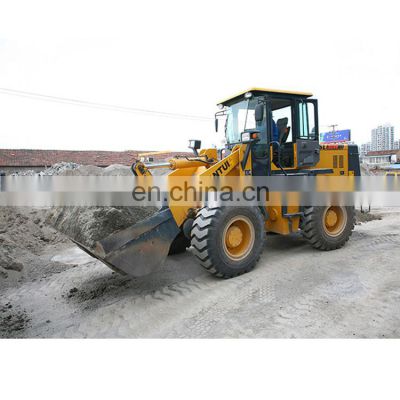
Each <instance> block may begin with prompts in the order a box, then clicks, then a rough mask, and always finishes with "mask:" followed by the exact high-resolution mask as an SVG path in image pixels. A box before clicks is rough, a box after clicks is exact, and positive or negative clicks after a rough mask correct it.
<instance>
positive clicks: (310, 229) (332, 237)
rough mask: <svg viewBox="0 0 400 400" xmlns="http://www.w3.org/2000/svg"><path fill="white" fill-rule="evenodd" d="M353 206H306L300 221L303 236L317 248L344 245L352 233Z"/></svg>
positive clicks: (333, 247) (336, 247)
mask: <svg viewBox="0 0 400 400" xmlns="http://www.w3.org/2000/svg"><path fill="white" fill-rule="evenodd" d="M354 225H355V210H354V207H344V206H329V207H307V208H306V209H305V210H304V217H303V219H302V223H301V230H302V234H303V237H304V238H305V239H306V240H307V241H308V242H309V243H310V244H311V246H313V247H314V248H316V249H318V250H325V251H328V250H335V249H339V248H341V247H343V246H344V244H345V243H346V242H347V241H348V240H349V238H350V236H351V234H352V233H353V229H354Z"/></svg>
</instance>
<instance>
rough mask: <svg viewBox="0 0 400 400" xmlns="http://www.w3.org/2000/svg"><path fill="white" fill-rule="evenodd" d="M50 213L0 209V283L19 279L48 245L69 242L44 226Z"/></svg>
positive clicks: (42, 210)
mask: <svg viewBox="0 0 400 400" xmlns="http://www.w3.org/2000/svg"><path fill="white" fill-rule="evenodd" d="M46 214H47V210H46V209H33V208H28V207H0V279H5V278H10V279H11V278H13V279H14V280H15V279H18V278H19V277H20V276H21V275H22V273H23V272H24V271H23V270H24V267H25V265H26V264H28V265H29V263H30V261H31V259H32V258H34V257H35V256H38V255H39V254H40V253H41V252H42V250H43V249H44V248H45V247H47V246H48V245H49V244H55V243H59V242H63V241H64V242H65V241H66V239H65V238H64V237H63V236H62V235H61V234H60V233H58V232H57V231H56V230H54V229H52V228H51V227H49V226H48V225H47V224H46V223H45V218H46Z"/></svg>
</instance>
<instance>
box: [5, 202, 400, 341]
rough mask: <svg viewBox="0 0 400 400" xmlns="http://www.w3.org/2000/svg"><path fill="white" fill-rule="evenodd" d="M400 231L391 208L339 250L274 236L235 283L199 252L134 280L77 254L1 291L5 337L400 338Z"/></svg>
mask: <svg viewBox="0 0 400 400" xmlns="http://www.w3.org/2000/svg"><path fill="white" fill-rule="evenodd" d="M399 226H400V213H399V212H395V210H392V211H390V212H388V211H386V212H385V213H384V217H383V219H382V220H381V221H372V222H369V223H367V224H362V225H359V226H357V227H356V231H355V232H354V234H353V236H352V238H351V239H350V241H349V242H348V244H347V245H346V246H345V247H344V248H343V249H341V250H337V251H333V252H319V251H316V250H314V249H312V248H310V247H309V246H308V245H307V244H306V243H305V242H304V241H303V239H302V238H301V237H300V236H299V235H297V234H296V235H291V236H289V237H281V236H272V235H271V236H268V237H267V240H266V243H265V247H264V252H263V256H262V258H261V260H260V262H259V264H258V266H257V268H256V269H255V270H254V271H253V272H251V273H249V274H246V275H243V276H241V277H238V278H235V279H230V280H220V279H216V278H214V277H212V276H210V275H209V274H208V273H207V272H206V271H203V270H202V268H201V267H200V266H199V265H198V264H197V263H196V261H195V259H194V257H193V256H191V254H190V252H187V254H183V255H177V256H173V257H169V259H168V262H167V264H166V265H165V266H164V268H163V269H162V270H161V271H158V272H157V273H154V274H152V275H150V276H146V277H144V278H141V279H136V280H130V279H129V278H126V277H123V276H120V275H118V274H115V273H113V272H112V271H111V270H109V269H108V268H107V267H104V266H103V265H102V264H101V263H99V262H97V261H93V260H92V259H90V258H88V257H86V255H82V254H81V253H80V252H79V250H78V249H76V248H73V247H71V248H70V249H67V250H66V251H65V252H63V253H61V254H58V255H57V258H56V260H57V261H58V262H60V263H64V264H71V263H72V264H76V266H75V267H73V268H71V267H70V268H68V269H66V270H64V271H63V270H61V271H60V270H58V272H57V273H54V274H51V273H49V275H48V276H46V277H43V278H42V279H38V280H36V281H33V282H29V283H26V284H24V285H23V286H21V287H19V288H14V289H11V288H10V289H7V290H5V291H4V292H3V293H1V295H0V318H3V321H4V318H8V320H7V321H8V322H10V321H11V322H12V323H9V324H8V325H7V326H8V330H7V329H6V328H4V327H5V326H6V325H3V331H0V335H3V336H9V337H10V336H12V337H170V338H181V337H182V338H184V337H190V338H193V337H201V338H211V337H212V338H215V337H217V338H219V337H233V338H236V337H250V338H253V337H285V338H286V337H288V338H291V337H293V338H297V337H308V338H310V337H311V338H321V337H348V338H349V337H373V338H375V337H377V338H380V337H400V273H399V272H400V271H399V270H400V263H399V259H400V250H399V245H400V229H399ZM46 256H47V257H49V258H50V257H52V256H54V255H51V254H49V255H46ZM1 316H2V317H1Z"/></svg>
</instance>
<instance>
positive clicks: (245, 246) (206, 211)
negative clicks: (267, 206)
mask: <svg viewBox="0 0 400 400" xmlns="http://www.w3.org/2000/svg"><path fill="white" fill-rule="evenodd" d="M191 237H192V240H191V244H192V246H193V251H194V254H195V256H196V257H197V258H198V259H199V261H200V264H201V265H202V266H203V267H204V268H205V269H206V270H207V271H208V272H210V273H211V274H213V275H215V276H217V277H220V278H232V277H235V276H238V275H241V274H244V273H245V272H248V271H250V270H252V269H253V268H254V266H255V265H256V263H257V261H258V260H259V258H260V254H261V251H262V248H263V244H264V219H263V216H262V214H261V212H260V210H259V209H258V208H257V207H216V208H210V207H204V208H202V209H201V210H200V211H199V212H198V213H197V216H196V219H195V221H194V223H193V226H192V230H191Z"/></svg>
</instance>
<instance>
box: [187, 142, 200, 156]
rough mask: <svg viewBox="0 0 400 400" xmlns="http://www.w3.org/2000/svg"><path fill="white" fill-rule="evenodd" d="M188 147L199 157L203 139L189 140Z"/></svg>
mask: <svg viewBox="0 0 400 400" xmlns="http://www.w3.org/2000/svg"><path fill="white" fill-rule="evenodd" d="M188 147H189V149H192V150H193V153H194V155H195V156H196V157H197V156H198V155H199V154H198V152H197V150H199V149H200V148H201V140H189V146H188Z"/></svg>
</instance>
